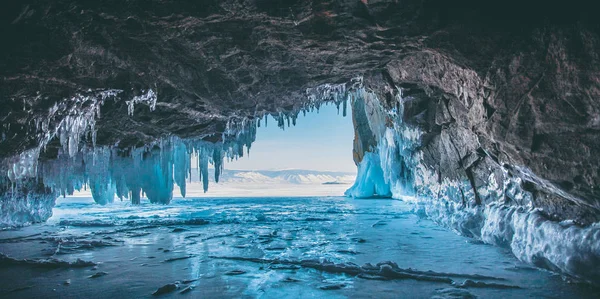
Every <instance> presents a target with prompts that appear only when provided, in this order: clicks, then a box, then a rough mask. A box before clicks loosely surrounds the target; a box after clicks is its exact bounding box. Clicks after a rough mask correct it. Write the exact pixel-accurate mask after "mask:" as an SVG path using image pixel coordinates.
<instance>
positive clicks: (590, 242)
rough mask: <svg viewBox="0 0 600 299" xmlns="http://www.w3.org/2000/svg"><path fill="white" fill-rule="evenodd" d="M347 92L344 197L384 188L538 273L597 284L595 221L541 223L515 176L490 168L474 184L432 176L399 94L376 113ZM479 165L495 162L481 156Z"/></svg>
mask: <svg viewBox="0 0 600 299" xmlns="http://www.w3.org/2000/svg"><path fill="white" fill-rule="evenodd" d="M353 93H354V95H353V96H352V98H353V102H352V105H353V111H352V112H353V117H354V118H355V125H356V126H357V127H356V128H355V129H356V132H357V135H356V140H355V158H356V157H358V158H359V161H358V168H359V172H358V176H357V178H356V183H355V184H354V186H352V188H350V189H349V190H348V191H347V192H346V194H347V195H349V196H353V197H369V196H375V195H381V193H385V191H387V190H388V189H385V187H384V186H386V187H387V186H389V187H388V188H389V192H390V193H391V195H392V196H393V197H396V198H403V199H409V200H411V201H413V202H414V204H415V209H416V211H418V212H419V213H423V214H424V215H425V216H427V217H429V218H431V219H432V220H434V221H436V222H437V223H439V224H442V225H444V226H446V227H448V228H451V229H453V230H455V231H456V232H458V233H460V234H462V235H465V236H469V237H473V238H477V239H481V240H482V241H484V242H486V243H489V244H494V245H499V246H503V247H507V248H510V249H511V251H512V252H513V253H514V255H515V256H516V257H517V258H519V259H520V260H522V261H525V262H528V263H531V264H534V265H536V266H538V267H542V268H546V269H550V270H553V271H557V272H562V273H564V274H567V275H569V276H571V277H575V278H578V279H582V280H587V281H592V282H593V281H600V269H598V268H597V267H594V265H598V264H599V263H600V223H595V224H592V225H590V226H587V227H580V226H578V225H576V224H575V223H573V222H572V221H563V222H556V221H552V220H549V219H548V218H547V217H546V216H544V214H543V213H542V212H541V211H540V210H537V209H535V208H534V207H533V205H532V204H531V202H532V198H531V193H530V192H528V191H526V190H523V187H522V178H521V177H519V176H515V175H513V174H511V173H509V172H508V170H507V169H506V168H505V167H504V166H501V165H498V164H494V165H495V167H497V168H498V169H502V170H503V171H500V172H498V171H491V172H490V175H489V178H488V180H487V182H485V184H482V185H480V186H474V185H472V183H471V182H470V181H469V180H468V179H465V180H459V179H450V178H447V177H446V178H440V177H439V176H438V174H436V173H435V172H434V171H433V170H432V169H431V168H430V167H429V166H427V165H426V164H425V162H424V153H423V152H422V151H421V150H420V149H419V146H420V143H421V139H422V135H423V133H422V132H420V131H419V129H418V128H416V127H412V126H411V125H409V124H406V123H404V121H403V119H402V115H403V109H404V108H403V107H404V103H405V101H407V100H410V99H409V98H403V97H402V92H401V90H399V92H398V93H397V96H396V101H397V103H396V104H397V105H396V107H395V108H393V109H386V108H384V107H383V106H382V105H381V101H380V100H378V99H377V97H376V95H375V94H373V93H371V92H369V91H366V90H364V89H360V90H357V91H354V92H353ZM369 139H374V140H369ZM361 159H362V160H361ZM482 159H483V161H484V162H485V163H496V162H494V161H493V160H491V159H489V157H485V155H484V158H482ZM377 164H378V165H377ZM513 169H514V170H517V171H518V173H519V174H521V175H522V177H525V178H526V179H527V180H529V181H535V182H538V183H539V184H541V185H544V186H547V188H549V189H551V190H556V194H559V195H560V194H563V195H564V196H567V195H565V194H564V192H563V193H561V192H562V191H560V190H559V189H557V188H554V187H552V186H551V184H550V183H548V182H545V181H543V180H542V179H539V178H537V177H535V175H533V174H532V173H531V172H530V171H527V170H526V169H522V168H519V167H513ZM377 186H381V187H379V189H378V187H377ZM552 188H554V189H552ZM382 189H383V190H384V191H381V190H382ZM407 196H408V197H407ZM505 198H509V199H510V201H511V203H507V202H505ZM465 199H467V201H465ZM572 200H573V201H574V202H577V199H576V198H573V199H572ZM478 201H481V202H478Z"/></svg>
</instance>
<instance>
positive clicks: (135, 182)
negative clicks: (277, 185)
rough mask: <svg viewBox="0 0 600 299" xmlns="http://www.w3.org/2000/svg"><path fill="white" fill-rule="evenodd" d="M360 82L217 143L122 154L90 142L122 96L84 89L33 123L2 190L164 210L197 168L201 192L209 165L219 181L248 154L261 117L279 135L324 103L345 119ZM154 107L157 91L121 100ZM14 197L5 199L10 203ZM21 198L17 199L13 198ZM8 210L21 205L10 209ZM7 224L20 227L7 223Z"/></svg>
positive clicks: (243, 124) (232, 131) (312, 91)
mask: <svg viewBox="0 0 600 299" xmlns="http://www.w3.org/2000/svg"><path fill="white" fill-rule="evenodd" d="M361 80H362V79H361V78H360V77H358V78H355V79H353V80H352V81H351V82H350V83H349V84H336V85H330V84H325V85H322V86H318V87H316V88H309V89H307V90H306V96H307V101H305V102H303V103H302V104H301V105H300V106H299V107H295V108H294V109H292V110H291V111H286V112H283V111H280V112H277V113H266V112H262V113H258V115H257V116H256V117H254V118H247V117H232V118H230V119H229V120H228V122H227V124H226V127H225V130H224V132H223V133H222V136H221V141H219V142H216V143H212V142H206V141H202V139H201V138H199V139H186V140H183V139H179V138H177V137H175V136H167V137H164V138H161V139H160V140H157V141H156V142H154V143H152V144H150V145H146V146H144V147H141V148H130V149H126V150H123V149H116V148H112V147H107V146H96V139H95V135H96V131H95V124H96V118H97V117H99V116H100V108H101V106H102V105H103V103H104V101H105V100H106V99H109V98H115V99H116V97H117V96H118V95H119V94H120V93H121V92H122V91H121V90H113V89H110V90H99V91H92V90H90V91H88V92H87V93H85V94H78V95H76V96H74V97H72V98H71V99H68V100H65V101H61V102H60V103H59V104H56V105H55V106H53V107H52V108H50V110H49V111H48V117H44V118H39V119H36V120H35V129H36V131H37V132H39V134H38V135H39V136H38V138H39V146H38V147H36V148H33V149H31V150H29V151H26V152H24V153H22V154H20V155H18V156H16V157H14V158H13V159H10V160H9V163H8V165H7V166H8V167H7V169H6V170H5V171H6V173H7V178H8V180H9V181H10V182H4V184H5V185H8V184H10V185H12V186H13V187H16V189H17V190H20V189H22V188H23V187H24V185H23V182H25V181H31V180H34V181H35V182H37V183H38V184H40V185H41V186H43V187H44V188H48V189H49V190H50V191H49V192H45V193H44V194H45V196H47V197H52V196H53V195H62V196H66V195H69V194H73V192H74V191H75V190H81V189H86V188H89V189H90V191H91V193H92V196H93V198H94V200H95V201H96V202H97V203H99V204H108V203H111V202H112V201H114V199H115V198H119V199H121V200H122V199H130V200H131V202H132V203H134V204H136V203H140V200H141V198H142V197H143V196H145V197H147V198H148V199H149V200H150V201H151V202H153V203H168V202H170V201H171V199H172V193H173V188H174V184H177V186H178V187H179V190H180V192H181V194H182V195H183V196H185V194H186V181H187V180H189V179H190V178H191V171H192V169H193V168H197V169H198V178H199V180H201V181H202V183H203V187H204V191H205V192H206V191H207V190H208V182H209V177H208V176H209V165H212V166H214V177H215V181H216V182H218V181H219V176H220V174H221V172H222V169H223V161H224V159H236V158H238V157H241V156H243V155H244V151H249V150H250V147H251V144H252V142H254V140H255V137H256V128H257V127H258V126H259V125H260V122H261V120H262V118H265V125H266V123H267V119H268V117H269V116H272V117H274V118H275V119H276V120H277V123H278V126H279V127H281V128H284V127H285V124H286V123H287V125H288V126H290V125H291V124H293V125H295V124H296V118H297V116H298V114H299V113H300V112H304V113H305V112H306V111H312V110H314V109H319V107H320V105H321V104H322V103H324V102H333V103H334V104H335V105H337V106H338V107H339V106H340V105H343V107H344V108H343V110H344V111H343V114H344V115H345V114H346V108H345V107H346V106H347V101H348V94H349V90H353V89H355V88H356V87H357V86H359V85H360V84H361ZM156 102H157V94H156V92H155V91H154V90H153V89H147V90H144V91H142V92H141V94H140V95H138V96H135V97H133V98H132V99H131V100H128V101H126V104H127V108H128V113H129V114H130V115H132V114H133V113H134V106H135V105H138V104H145V105H147V106H149V108H150V110H151V111H152V110H154V109H155V107H156ZM86 137H88V138H87V139H86ZM54 138H58V139H59V140H60V144H61V145H62V149H61V151H60V152H59V155H58V157H57V158H56V159H53V160H44V161H39V155H40V152H41V151H43V150H45V147H46V145H47V144H48V143H49V142H50V141H51V140H53V139H54ZM89 141H91V146H90V145H89V143H90V142H89ZM192 161H197V165H191V162H192ZM17 193H18V192H12V193H11V194H12V196H14V195H15V194H17ZM27 196H29V195H25V194H21V195H19V196H17V197H18V198H20V197H27ZM10 202H11V201H6V202H4V204H5V205H8V204H11V203H10ZM23 202H24V201H23ZM12 204H13V205H14V206H19V204H17V203H14V202H13V203H12ZM46 206H47V205H46ZM50 208H51V207H50ZM7 210H8V209H7ZM46 214H48V213H46ZM44 215H45V214H44ZM44 217H45V216H35V217H30V218H28V219H27V217H25V218H24V219H25V221H22V222H23V223H25V222H30V221H34V222H35V221H40V220H41V221H43V220H44V219H45V218H47V217H45V218H44ZM8 222H10V223H18V222H19V221H18V220H15V221H12V220H10V221H7V222H5V223H8Z"/></svg>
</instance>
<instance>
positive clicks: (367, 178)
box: [345, 152, 392, 198]
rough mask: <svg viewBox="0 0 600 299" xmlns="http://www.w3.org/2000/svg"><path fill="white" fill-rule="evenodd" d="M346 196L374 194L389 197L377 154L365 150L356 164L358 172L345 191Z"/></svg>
mask: <svg viewBox="0 0 600 299" xmlns="http://www.w3.org/2000/svg"><path fill="white" fill-rule="evenodd" d="M345 195H346V196H351V197H354V198H369V197H374V196H380V197H390V196H392V193H391V191H390V186H389V185H388V183H387V182H386V180H385V177H384V175H383V169H382V168H381V162H380V160H379V156H378V155H377V154H374V153H369V152H367V153H366V154H365V156H364V157H363V160H362V162H361V163H360V164H359V165H358V174H357V175H356V181H355V182H354V185H352V187H350V189H348V190H347V191H346V192H345Z"/></svg>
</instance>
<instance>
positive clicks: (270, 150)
mask: <svg viewBox="0 0 600 299" xmlns="http://www.w3.org/2000/svg"><path fill="white" fill-rule="evenodd" d="M348 106H349V107H348V108H350V105H348ZM340 110H341V107H340ZM348 110H350V109H348ZM286 125H287V123H286ZM353 139H354V129H353V126H352V113H351V112H350V111H348V113H347V116H346V117H343V116H342V112H341V111H340V112H339V114H338V109H337V107H336V106H335V105H334V104H329V105H324V106H321V108H320V109H319V112H317V111H314V112H311V113H309V112H307V113H306V116H303V115H302V113H301V114H300V115H299V116H298V119H297V121H296V126H290V127H289V128H288V127H287V126H286V128H285V130H282V129H281V128H279V127H277V121H276V120H275V119H274V118H272V117H270V116H269V121H268V126H266V127H265V125H264V119H263V122H262V126H261V127H260V128H258V131H257V133H256V141H255V142H254V143H252V147H251V148H250V155H244V157H242V158H239V159H238V160H235V161H231V162H226V164H225V168H226V169H240V170H278V169H306V170H319V171H344V172H356V166H355V164H354V161H353V160H352V141H353Z"/></svg>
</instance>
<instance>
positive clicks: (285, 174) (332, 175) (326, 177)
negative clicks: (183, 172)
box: [192, 169, 356, 185]
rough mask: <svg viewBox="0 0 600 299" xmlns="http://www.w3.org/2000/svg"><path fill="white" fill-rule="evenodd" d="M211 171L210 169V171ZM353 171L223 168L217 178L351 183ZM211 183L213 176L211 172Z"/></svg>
mask: <svg viewBox="0 0 600 299" xmlns="http://www.w3.org/2000/svg"><path fill="white" fill-rule="evenodd" d="M211 172H212V171H211ZM355 177H356V174H355V173H349V172H330V171H316V170H300V169H286V170H230V169H225V170H224V171H223V172H222V174H221V177H220V179H219V183H220V184H228V183H236V184H238V183H269V184H324V183H341V184H351V183H353V182H354V178H355ZM192 181H198V170H197V169H192ZM210 181H211V183H212V182H214V176H213V175H212V173H211V176H210ZM211 185H212V184H211Z"/></svg>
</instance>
